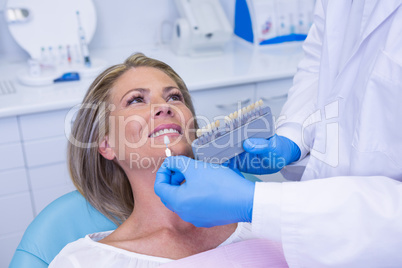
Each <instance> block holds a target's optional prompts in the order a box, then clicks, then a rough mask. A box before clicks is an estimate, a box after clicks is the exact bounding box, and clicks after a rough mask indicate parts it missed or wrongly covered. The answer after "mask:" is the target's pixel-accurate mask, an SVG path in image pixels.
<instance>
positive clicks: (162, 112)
mask: <svg viewBox="0 0 402 268" xmlns="http://www.w3.org/2000/svg"><path fill="white" fill-rule="evenodd" d="M153 115H154V117H155V118H157V117H172V116H173V115H174V114H173V110H172V108H171V107H170V105H167V104H159V105H156V106H155V107H154V112H153Z"/></svg>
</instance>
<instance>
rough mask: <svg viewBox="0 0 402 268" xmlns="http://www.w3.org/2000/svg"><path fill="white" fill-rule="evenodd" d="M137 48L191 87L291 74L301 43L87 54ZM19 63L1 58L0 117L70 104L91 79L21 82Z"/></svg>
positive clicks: (121, 56)
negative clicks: (9, 88) (207, 52)
mask: <svg viewBox="0 0 402 268" xmlns="http://www.w3.org/2000/svg"><path fill="white" fill-rule="evenodd" d="M135 52H143V53H144V54H145V55H146V56H149V57H153V58H156V59H159V60H162V61H164V62H166V63H168V64H169V65H170V66H171V67H172V68H173V69H174V70H175V71H176V72H177V73H178V74H179V75H180V76H181V77H182V78H183V80H184V81H185V82H186V84H187V87H188V89H189V90H190V92H191V91H195V90H203V89H209V88H216V87H223V86H226V87H227V86H232V85H239V84H245V83H255V82H261V81H268V80H274V79H281V78H289V77H293V75H294V74H295V73H296V69H297V65H298V62H299V61H300V60H301V58H302V56H303V51H302V48H301V43H288V44H282V45H275V46H270V47H264V48H253V47H252V46H248V45H245V44H242V43H238V42H233V43H231V44H229V45H228V46H227V47H226V49H225V53H223V54H221V55H219V56H213V57H199V58H190V57H184V56H177V55H175V54H174V53H173V52H172V51H171V50H170V48H169V47H166V46H160V47H153V48H149V47H142V48H141V47H137V48H134V49H133V48H116V49H101V50H96V51H91V57H94V58H99V59H103V60H106V62H107V66H110V65H113V64H117V63H121V62H123V61H124V60H125V59H126V58H127V57H128V56H129V55H130V54H132V53H135ZM23 68H26V64H25V63H24V62H10V60H4V59H3V60H0V87H1V86H4V83H12V84H13V88H14V89H15V90H14V92H12V93H2V90H0V118H1V117H8V116H16V115H23V114H31V113H37V112H45V111H51V110H58V109H64V108H70V107H73V106H74V105H77V104H79V103H80V102H81V101H82V98H83V97H84V94H85V92H86V90H87V88H88V87H89V85H90V83H91V82H92V81H93V79H94V77H92V78H84V79H81V80H80V81H74V82H63V83H56V84H52V85H49V86H35V87H33V86H24V85H22V84H21V83H20V82H19V81H18V79H17V74H18V72H20V71H21V70H22V69H23ZM0 89H1V88H0Z"/></svg>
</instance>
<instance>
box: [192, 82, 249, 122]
mask: <svg viewBox="0 0 402 268" xmlns="http://www.w3.org/2000/svg"><path fill="white" fill-rule="evenodd" d="M190 93H191V97H192V100H193V103H194V106H195V112H196V115H197V119H198V124H199V125H200V127H202V126H205V125H207V124H209V123H210V122H213V121H215V120H217V119H224V117H225V116H227V115H229V114H230V113H233V112H234V111H237V110H239V109H241V108H242V107H244V106H247V105H249V104H251V103H253V102H254V99H255V98H254V94H255V85H254V84H245V85H239V86H231V87H222V88H213V89H208V90H199V91H194V92H190Z"/></svg>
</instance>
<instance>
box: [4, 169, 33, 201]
mask: <svg viewBox="0 0 402 268" xmlns="http://www.w3.org/2000/svg"><path fill="white" fill-rule="evenodd" d="M0 185H1V187H0V196H2V195H8V194H15V193H20V192H26V191H28V190H29V188H28V181H27V176H26V172H25V169H24V168H20V169H12V170H7V171H0Z"/></svg>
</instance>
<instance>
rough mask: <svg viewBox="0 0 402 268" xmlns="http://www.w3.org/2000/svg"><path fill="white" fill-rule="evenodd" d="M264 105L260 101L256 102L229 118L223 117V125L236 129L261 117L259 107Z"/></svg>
mask: <svg viewBox="0 0 402 268" xmlns="http://www.w3.org/2000/svg"><path fill="white" fill-rule="evenodd" d="M263 104H264V102H263V101H262V100H259V101H256V102H255V103H252V104H250V105H249V106H247V107H243V108H242V109H239V110H237V111H235V112H233V113H231V114H230V115H229V116H225V123H226V127H227V128H237V127H239V126H241V125H243V124H245V123H246V122H247V121H249V120H251V119H253V118H255V117H257V116H259V115H261V107H262V105H263Z"/></svg>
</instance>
